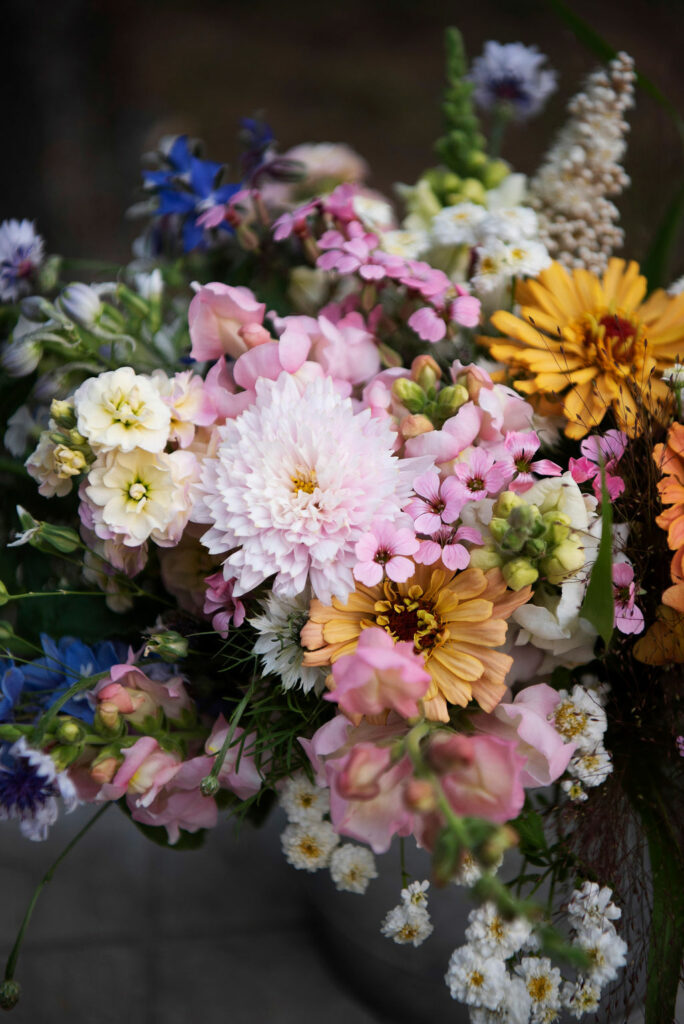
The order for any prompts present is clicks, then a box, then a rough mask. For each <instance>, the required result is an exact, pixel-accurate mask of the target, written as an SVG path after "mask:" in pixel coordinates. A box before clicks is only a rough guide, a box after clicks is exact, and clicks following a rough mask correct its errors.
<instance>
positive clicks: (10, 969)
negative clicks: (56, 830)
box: [5, 803, 111, 981]
mask: <svg viewBox="0 0 684 1024" xmlns="http://www.w3.org/2000/svg"><path fill="white" fill-rule="evenodd" d="M110 806H111V804H110V803H106V804H103V806H102V807H100V809H99V811H96V813H95V814H94V815H93V817H92V818H91V819H90V820H89V821H88V822H86V824H85V825H84V826H83V828H82V829H81V830H80V832H77V833H76V835H75V836H74V838H73V839H72V840H71V842H69V843H68V844H67V845H66V846H65V848H64V849H63V850H62V852H61V853H60V855H59V857H57V859H56V860H55V861H54V863H53V864H52V866H51V867H50V868H49V869H48V870H47V871H46V872H45V874H44V875H43V877H42V879H41V881H40V882H39V883H38V885H37V886H36V888H35V890H34V892H33V896H32V897H31V902H30V903H29V905H28V908H27V910H26V913H25V914H24V919H23V921H22V922H21V927H20V928H19V932H18V934H17V937H16V939H15V942H14V945H13V946H12V952H11V953H10V955H9V957H8V958H7V965H6V967H5V981H11V980H12V979H13V978H14V972H15V970H16V967H17V960H18V959H19V951H20V949H21V944H22V942H23V939H24V935H25V933H26V929H27V928H28V926H29V921H30V920H31V915H32V913H33V909H34V907H35V905H36V903H37V902H38V897H39V896H40V894H41V892H42V891H43V889H44V888H45V886H46V885H47V884H48V882H50V881H52V876H53V875H54V873H55V871H56V870H57V868H58V867H59V865H60V864H61V863H62V861H63V860H64V858H65V857H66V855H67V854H68V853H69V851H70V850H73V848H74V846H76V844H77V843H78V842H79V840H81V839H82V838H83V836H84V835H85V834H86V832H87V831H88V830H89V829H91V828H92V827H93V825H94V824H95V822H96V821H97V820H98V818H101V817H102V815H103V814H104V812H105V811H106V810H107V808H108V807H110Z"/></svg>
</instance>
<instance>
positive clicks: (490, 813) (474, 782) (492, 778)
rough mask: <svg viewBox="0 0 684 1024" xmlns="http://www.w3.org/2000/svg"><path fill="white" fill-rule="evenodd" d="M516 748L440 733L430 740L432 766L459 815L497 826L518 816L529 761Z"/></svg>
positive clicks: (489, 738)
mask: <svg viewBox="0 0 684 1024" xmlns="http://www.w3.org/2000/svg"><path fill="white" fill-rule="evenodd" d="M516 747H517V744H516V743H515V742H514V741H513V740H504V739H499V738H498V737H496V736H484V735H478V736H462V735H459V734H453V733H447V732H442V731H438V732H436V733H434V734H433V735H432V736H431V737H430V740H429V745H428V753H427V759H428V762H429V764H430V766H431V767H432V768H433V769H434V771H436V772H437V774H438V775H439V777H440V781H441V784H442V789H443V791H444V795H445V796H446V798H447V800H448V801H449V803H450V805H451V807H452V809H453V810H454V811H455V813H456V814H460V815H463V816H471V817H476V818H486V819H487V820H488V821H494V822H497V823H499V822H501V823H503V822H505V821H510V820H511V819H512V818H516V817H517V816H518V814H519V813H520V811H521V809H522V806H523V804H524V802H525V791H524V790H523V786H522V781H521V775H522V769H523V767H524V765H525V758H524V757H522V756H521V755H520V754H519V753H518V752H517V749H516Z"/></svg>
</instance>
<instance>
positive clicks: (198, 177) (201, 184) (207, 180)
mask: <svg viewBox="0 0 684 1024" xmlns="http://www.w3.org/2000/svg"><path fill="white" fill-rule="evenodd" d="M222 167H223V164H217V163H216V162H215V161H214V160H198V159H197V158H196V157H193V160H192V165H191V167H190V184H191V186H192V189H193V191H194V192H196V193H197V195H198V196H202V198H203V199H204V198H206V197H207V196H208V195H209V194H210V193H211V191H212V189H213V187H214V182H215V181H216V175H217V174H218V172H219V171H220V170H221V168H222Z"/></svg>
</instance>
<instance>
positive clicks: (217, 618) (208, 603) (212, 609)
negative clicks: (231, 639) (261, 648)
mask: <svg viewBox="0 0 684 1024" xmlns="http://www.w3.org/2000/svg"><path fill="white" fill-rule="evenodd" d="M205 583H206V584H207V592H206V594H205V595H204V614H205V615H211V616H212V620H211V624H212V626H213V627H214V629H215V630H216V632H217V633H218V635H219V636H220V637H222V638H223V639H224V640H225V639H226V637H227V636H228V629H229V626H230V624H231V622H232V623H233V624H234V625H235V626H241V625H242V623H243V622H244V621H245V606H244V604H243V603H242V601H240V599H239V598H235V597H233V588H234V586H235V577H232V578H229V579H226V578H225V577H224V575H223V573H222V572H221V571H220V570H219V572H215V573H212V575H211V576H207V578H206V580H205Z"/></svg>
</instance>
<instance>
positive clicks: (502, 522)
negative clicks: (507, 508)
mask: <svg viewBox="0 0 684 1024" xmlns="http://www.w3.org/2000/svg"><path fill="white" fill-rule="evenodd" d="M507 530H508V520H507V519H500V518H499V517H498V516H495V517H494V518H493V519H492V520H491V522H490V524H489V532H490V533H491V535H492V537H493V538H494V540H495V541H496V542H497V544H498V543H500V542H501V541H502V540H503V537H504V535H505V533H506V531H507Z"/></svg>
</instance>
